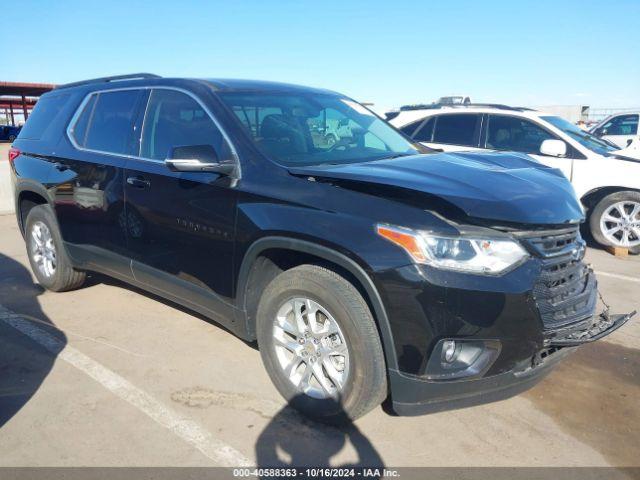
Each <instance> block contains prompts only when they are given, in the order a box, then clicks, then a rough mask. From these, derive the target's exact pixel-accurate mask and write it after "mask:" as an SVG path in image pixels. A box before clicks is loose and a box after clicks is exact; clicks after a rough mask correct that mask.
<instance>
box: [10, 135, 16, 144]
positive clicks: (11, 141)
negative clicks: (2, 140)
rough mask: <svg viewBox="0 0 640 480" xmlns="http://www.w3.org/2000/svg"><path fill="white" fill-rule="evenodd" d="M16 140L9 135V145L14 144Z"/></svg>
mask: <svg viewBox="0 0 640 480" xmlns="http://www.w3.org/2000/svg"><path fill="white" fill-rule="evenodd" d="M15 139H16V136H15V135H9V143H13V142H14V140H15Z"/></svg>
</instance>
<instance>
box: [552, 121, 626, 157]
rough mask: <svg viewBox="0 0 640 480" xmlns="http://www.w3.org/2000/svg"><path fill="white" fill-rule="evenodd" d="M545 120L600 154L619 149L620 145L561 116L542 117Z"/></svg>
mask: <svg viewBox="0 0 640 480" xmlns="http://www.w3.org/2000/svg"><path fill="white" fill-rule="evenodd" d="M541 118H542V119H543V120H546V121H547V122H549V123H550V124H551V125H553V126H554V127H556V128H559V129H560V130H562V131H563V132H564V133H566V134H567V135H569V136H570V137H571V138H573V139H574V140H575V141H576V142H579V143H580V145H582V146H583V147H586V148H588V149H589V150H592V151H594V152H596V153H599V154H600V155H607V154H609V153H610V152H613V151H615V150H618V147H614V146H612V145H610V144H609V143H607V142H605V141H604V140H602V139H600V138H598V137H594V136H593V135H591V134H590V133H588V132H585V131H584V130H582V129H581V128H580V127H578V126H577V125H574V124H573V123H570V122H568V121H566V120H565V119H564V118H560V117H541Z"/></svg>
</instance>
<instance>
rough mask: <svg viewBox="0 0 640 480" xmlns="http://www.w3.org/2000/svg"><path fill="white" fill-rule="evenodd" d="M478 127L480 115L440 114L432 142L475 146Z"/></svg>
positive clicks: (476, 144)
mask: <svg viewBox="0 0 640 480" xmlns="http://www.w3.org/2000/svg"><path fill="white" fill-rule="evenodd" d="M479 129H480V115H478V114H473V113H462V114H451V115H440V116H438V117H437V121H436V124H435V131H434V133H433V142H434V143H446V144H450V145H463V146H467V147H477V146H478V132H479Z"/></svg>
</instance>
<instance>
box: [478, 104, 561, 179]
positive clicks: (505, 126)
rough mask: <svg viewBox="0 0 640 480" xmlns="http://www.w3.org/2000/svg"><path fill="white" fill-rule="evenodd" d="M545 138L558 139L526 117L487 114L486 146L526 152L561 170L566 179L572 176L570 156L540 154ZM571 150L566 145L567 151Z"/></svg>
mask: <svg viewBox="0 0 640 480" xmlns="http://www.w3.org/2000/svg"><path fill="white" fill-rule="evenodd" d="M545 140H559V139H558V137H556V136H555V135H554V134H553V133H551V132H549V131H547V130H545V129H544V128H542V127H540V126H538V125H536V124H535V123H533V122H532V121H530V120H527V119H526V118H522V117H517V116H513V115H489V118H488V120H487V128H486V141H485V145H486V148H488V149H491V150H506V151H513V152H520V153H526V154H529V155H531V156H532V157H533V158H535V159H536V160H538V161H539V162H540V163H542V164H544V165H548V166H550V167H554V168H557V169H559V170H560V171H562V173H563V174H564V176H565V177H567V179H568V180H571V177H572V162H573V160H572V159H571V158H565V157H562V158H558V157H551V156H547V155H541V154H540V146H541V145H542V142H544V141H545ZM569 151H571V149H570V148H569V145H567V152H569Z"/></svg>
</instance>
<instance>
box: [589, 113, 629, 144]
mask: <svg viewBox="0 0 640 480" xmlns="http://www.w3.org/2000/svg"><path fill="white" fill-rule="evenodd" d="M639 118H640V112H621V113H616V114H615V115H611V116H609V117H607V118H605V119H604V120H603V121H601V122H600V123H598V124H596V125H594V126H593V127H592V128H591V129H590V130H589V132H591V133H592V134H593V135H595V136H596V137H600V138H603V139H605V140H608V141H610V142H612V143H615V144H616V145H617V146H618V147H620V148H627V147H628V146H629V145H630V144H631V142H632V141H633V140H634V139H636V138H638V119H639Z"/></svg>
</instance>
